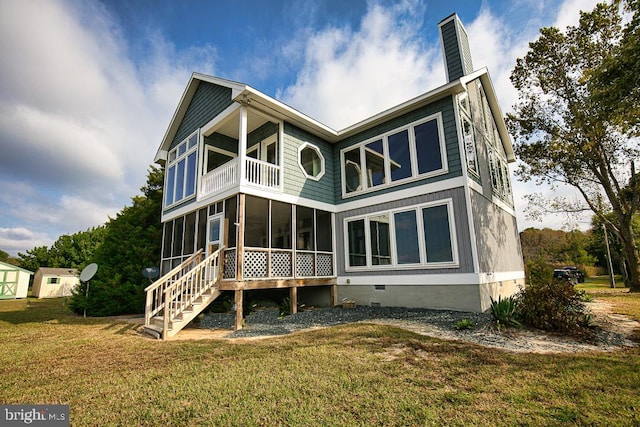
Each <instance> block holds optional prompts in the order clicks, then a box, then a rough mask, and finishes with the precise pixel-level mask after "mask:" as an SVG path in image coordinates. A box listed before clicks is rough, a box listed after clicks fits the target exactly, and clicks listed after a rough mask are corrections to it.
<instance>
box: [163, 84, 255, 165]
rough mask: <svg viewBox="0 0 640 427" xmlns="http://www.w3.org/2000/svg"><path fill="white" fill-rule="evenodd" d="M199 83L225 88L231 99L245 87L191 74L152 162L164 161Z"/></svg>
mask: <svg viewBox="0 0 640 427" xmlns="http://www.w3.org/2000/svg"><path fill="white" fill-rule="evenodd" d="M201 81H204V82H208V83H213V84H217V85H221V86H226V87H228V88H230V89H231V98H232V99H234V98H235V97H237V96H238V95H239V94H240V93H242V92H243V91H244V90H245V88H246V87H247V86H246V85H244V84H242V83H238V82H234V81H232V80H226V79H222V78H219V77H212V76H208V75H206V74H201V73H196V72H194V73H192V74H191V77H190V78H189V82H188V83H187V86H186V88H185V90H184V92H183V93H182V97H181V98H180V101H179V102H178V106H177V107H176V110H175V112H174V113H173V117H172V118H171V121H170V122H169V127H168V128H167V130H166V132H165V134H164V137H163V138H162V142H161V143H160V147H159V148H158V151H157V152H156V155H155V158H154V162H156V163H158V164H160V165H162V164H164V162H165V161H166V159H167V153H168V151H169V147H170V146H171V142H172V141H173V138H174V137H175V135H176V132H177V131H178V127H179V126H180V122H181V121H182V119H183V118H184V115H185V114H186V112H187V108H189V104H190V101H191V98H193V95H194V94H195V92H196V89H197V88H198V85H199V84H200V82H201Z"/></svg>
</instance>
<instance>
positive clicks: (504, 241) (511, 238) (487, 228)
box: [471, 191, 524, 273]
mask: <svg viewBox="0 0 640 427" xmlns="http://www.w3.org/2000/svg"><path fill="white" fill-rule="evenodd" d="M471 209H472V215H473V222H474V224H475V232H476V242H477V245H478V261H479V265H480V272H484V273H493V272H503V271H523V270H524V264H523V261H522V248H521V246H520V236H519V234H518V227H517V225H516V218H515V217H514V216H513V215H511V214H510V213H508V212H506V211H505V210H504V209H501V208H500V207H498V206H497V205H496V204H494V203H493V202H492V201H491V200H489V199H487V198H486V197H484V196H483V195H481V194H479V193H477V192H475V191H471Z"/></svg>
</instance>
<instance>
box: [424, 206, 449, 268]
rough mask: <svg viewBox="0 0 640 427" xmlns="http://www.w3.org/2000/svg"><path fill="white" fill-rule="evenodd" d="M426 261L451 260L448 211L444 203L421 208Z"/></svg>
mask: <svg viewBox="0 0 640 427" xmlns="http://www.w3.org/2000/svg"><path fill="white" fill-rule="evenodd" d="M422 220H423V224H424V241H425V246H426V252H427V263H433V262H452V261H453V253H452V251H451V233H450V232H449V229H450V227H449V212H448V209H447V206H446V205H440V206H433V207H429V208H422Z"/></svg>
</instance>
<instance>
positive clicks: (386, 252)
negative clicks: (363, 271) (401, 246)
mask: <svg viewBox="0 0 640 427" xmlns="http://www.w3.org/2000/svg"><path fill="white" fill-rule="evenodd" d="M369 229H370V233H371V265H391V236H390V235H389V231H390V229H389V214H384V215H379V216H374V217H370V218H369Z"/></svg>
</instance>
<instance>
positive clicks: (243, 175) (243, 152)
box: [238, 105, 247, 186]
mask: <svg viewBox="0 0 640 427" xmlns="http://www.w3.org/2000/svg"><path fill="white" fill-rule="evenodd" d="M238 158H239V159H240V168H239V171H238V172H239V173H240V181H239V182H240V186H242V185H244V184H245V183H246V181H247V107H246V106H245V105H240V118H239V120H238Z"/></svg>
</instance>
